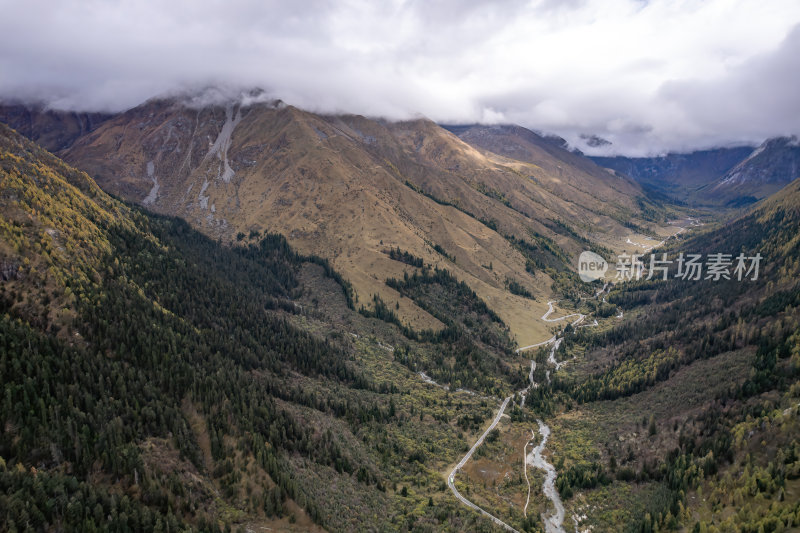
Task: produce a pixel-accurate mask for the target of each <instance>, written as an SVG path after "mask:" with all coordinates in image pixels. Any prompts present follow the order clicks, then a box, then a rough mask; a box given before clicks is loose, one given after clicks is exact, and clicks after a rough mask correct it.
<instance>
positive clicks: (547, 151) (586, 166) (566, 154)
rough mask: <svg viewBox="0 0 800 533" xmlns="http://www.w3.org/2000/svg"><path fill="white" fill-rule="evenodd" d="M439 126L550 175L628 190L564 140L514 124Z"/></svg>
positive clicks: (478, 145) (617, 179) (467, 141)
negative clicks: (534, 166) (536, 167)
mask: <svg viewBox="0 0 800 533" xmlns="http://www.w3.org/2000/svg"><path fill="white" fill-rule="evenodd" d="M443 127H444V128H446V129H448V130H450V131H452V132H453V133H455V134H456V135H458V138H459V139H461V140H462V141H464V142H466V143H468V144H470V145H472V146H475V147H476V148H480V149H483V150H488V151H490V152H493V153H495V154H498V155H502V156H505V157H508V158H511V159H517V160H519V161H525V162H527V163H531V164H534V165H537V166H539V167H541V168H542V169H543V170H545V171H547V172H548V173H550V174H553V175H556V176H564V177H566V178H567V179H569V180H575V181H576V182H577V183H593V182H596V183H602V184H606V186H607V187H610V188H612V189H615V188H619V193H620V194H625V195H629V194H631V192H632V190H631V189H630V187H629V186H628V184H627V183H625V181H624V180H620V178H619V177H618V176H615V175H614V174H613V173H610V172H608V171H607V170H605V169H604V168H601V167H599V166H598V165H596V164H594V163H593V162H592V161H591V160H590V159H589V158H586V157H584V156H583V155H582V154H580V153H576V152H573V151H571V150H570V149H569V145H568V144H567V141H565V140H564V139H562V138H561V137H557V136H545V135H542V134H539V133H536V132H534V131H531V130H529V129H526V128H523V127H522V126H515V125H497V126H483V125H480V124H474V125H467V126H443ZM573 176H574V177H573Z"/></svg>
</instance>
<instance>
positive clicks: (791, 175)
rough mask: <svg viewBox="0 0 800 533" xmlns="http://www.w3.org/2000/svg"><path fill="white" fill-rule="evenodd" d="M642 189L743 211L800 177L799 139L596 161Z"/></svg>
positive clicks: (596, 159) (691, 202)
mask: <svg viewBox="0 0 800 533" xmlns="http://www.w3.org/2000/svg"><path fill="white" fill-rule="evenodd" d="M591 159H592V160H593V161H594V162H595V163H597V164H598V165H600V166H602V167H606V168H610V169H613V170H615V171H617V172H621V173H623V174H626V175H628V176H631V177H632V178H634V179H636V180H637V181H638V182H640V183H641V184H642V185H644V186H646V187H648V188H650V189H653V190H655V191H658V192H660V193H662V194H665V195H667V196H669V197H672V198H674V199H677V200H679V201H685V202H689V203H690V204H692V205H698V206H703V205H705V206H725V207H738V206H742V205H749V204H752V203H754V202H756V201H758V200H760V199H762V198H765V197H767V196H769V195H771V194H773V193H775V192H777V191H778V190H779V189H781V188H782V187H784V186H785V185H786V184H788V183H789V182H791V181H793V180H795V179H796V178H798V177H800V145H799V144H798V140H797V137H796V136H789V137H774V138H770V139H767V140H765V141H764V142H763V143H762V144H761V145H760V146H758V147H752V146H738V147H733V148H716V149H711V150H699V151H696V152H691V153H670V154H667V155H664V156H658V157H640V158H631V157H622V156H617V157H591Z"/></svg>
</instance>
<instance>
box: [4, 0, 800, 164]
mask: <svg viewBox="0 0 800 533" xmlns="http://www.w3.org/2000/svg"><path fill="white" fill-rule="evenodd" d="M0 12H2V13H3V18H2V20H0V97H22V98H27V99H37V100H43V101H46V102H48V103H49V104H50V105H51V106H53V107H59V108H67V109H102V110H122V109H126V108H129V107H132V106H134V105H137V104H139V103H141V102H142V101H144V100H146V99H147V98H149V97H152V96H154V95H158V94H162V93H165V92H169V91H174V90H176V89H179V88H185V87H193V86H198V85H199V86H205V85H213V84H219V85H224V86H229V87H254V86H258V87H263V88H264V89H266V90H267V91H268V92H269V94H270V95H273V96H275V97H277V98H281V99H282V100H284V101H286V102H288V103H290V104H294V105H297V106H300V107H303V108H307V109H311V110H316V111H324V112H351V113H361V114H366V115H373V116H383V117H386V118H390V119H401V118H406V117H411V116H415V115H416V114H418V113H422V114H424V115H426V116H428V117H430V118H432V119H434V120H438V121H442V122H450V123H453V122H475V121H486V122H515V123H519V124H521V125H523V126H527V127H531V128H534V129H538V130H544V131H550V132H555V133H558V134H560V135H562V136H564V137H565V138H567V139H568V140H570V141H571V142H573V143H574V144H575V145H577V146H580V147H581V148H587V147H586V146H585V144H582V143H583V142H584V141H582V140H581V137H580V136H581V134H587V133H588V134H596V135H598V136H599V137H602V138H605V139H608V140H609V141H611V142H612V143H613V144H611V145H610V146H609V145H604V146H600V147H595V148H591V147H588V148H587V151H595V152H597V151H609V150H612V151H615V152H623V153H629V154H644V153H657V152H663V151H665V150H678V149H690V148H699V147H709V146H715V145H728V144H732V143H741V142H759V141H760V140H762V139H763V138H765V137H767V136H772V135H778V134H785V133H797V132H800V113H798V112H797V111H798V105H799V104H798V102H799V101H800V98H798V96H797V95H796V92H797V91H796V90H794V89H795V88H796V87H798V83H797V82H798V79H797V77H798V73H799V72H800V69H798V58H797V54H796V53H795V52H796V50H798V49H800V46H799V45H800V42H798V41H800V37H798V35H799V34H800V33H799V32H800V30H798V28H799V27H800V26H798V24H800V4H798V2H796V0H774V1H771V2H766V3H757V2H750V1H745V0H741V1H733V0H705V1H700V0H682V1H672V0H652V1H649V2H643V1H640V0H570V1H555V0H541V1H534V2H529V1H521V0H520V1H516V0H512V1H508V2H478V1H456V0H446V1H423V0H413V1H388V2H371V1H357V0H347V1H343V2H337V3H335V4H334V3H331V2H323V1H314V0H312V1H308V2H292V3H288V2H279V1H263V0H227V1H222V0H172V1H170V2H160V1H154V0H150V1H147V0H140V1H134V0H114V1H107V0H62V1H60V2H51V1H46V0H27V1H26V2H13V1H11V0H0Z"/></svg>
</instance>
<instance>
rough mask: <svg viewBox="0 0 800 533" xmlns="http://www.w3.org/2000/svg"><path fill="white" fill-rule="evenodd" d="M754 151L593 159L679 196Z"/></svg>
mask: <svg viewBox="0 0 800 533" xmlns="http://www.w3.org/2000/svg"><path fill="white" fill-rule="evenodd" d="M752 152H753V148H752V147H749V146H739V147H735V148H716V149H713V150H699V151H696V152H690V153H684V154H681V153H670V154H667V155H663V156H658V157H624V156H615V157H595V156H591V157H590V159H591V160H592V161H594V162H595V163H597V164H598V165H600V166H601V167H605V168H610V169H613V170H615V171H617V172H621V173H622V174H625V175H627V176H630V177H632V178H634V179H635V180H636V181H638V182H639V183H642V184H643V185H646V186H648V187H650V188H652V189H655V190H657V191H659V192H662V193H664V194H666V195H668V196H671V197H674V198H677V199H679V200H688V199H690V198H694V194H695V191H696V190H697V189H698V188H700V187H703V186H705V185H708V184H709V183H712V182H714V181H715V180H717V179H719V177H720V176H723V175H724V174H725V173H726V172H728V171H729V170H730V169H732V168H733V167H734V166H736V164H737V163H739V162H740V161H742V160H743V159H744V158H746V157H747V156H748V155H750V154H751V153H752Z"/></svg>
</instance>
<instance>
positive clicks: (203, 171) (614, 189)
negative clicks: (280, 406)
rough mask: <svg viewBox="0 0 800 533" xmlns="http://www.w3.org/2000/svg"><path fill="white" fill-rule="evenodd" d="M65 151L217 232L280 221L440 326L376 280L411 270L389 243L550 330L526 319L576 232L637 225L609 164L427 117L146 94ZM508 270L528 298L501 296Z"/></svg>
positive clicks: (105, 180)
mask: <svg viewBox="0 0 800 533" xmlns="http://www.w3.org/2000/svg"><path fill="white" fill-rule="evenodd" d="M64 157H65V158H66V160H68V161H69V162H70V163H72V164H74V165H75V166H77V167H79V168H81V169H84V170H86V171H87V172H88V173H89V174H91V175H92V176H93V177H95V178H96V179H97V180H98V183H99V184H100V185H101V186H102V187H103V188H104V189H105V190H108V191H111V192H113V193H116V194H119V195H121V196H123V197H124V198H127V199H129V200H132V201H136V202H141V203H143V204H144V205H146V206H147V207H148V208H150V209H153V210H155V211H157V212H161V213H165V214H174V215H179V216H181V217H183V218H185V219H186V220H188V221H190V222H191V223H192V224H193V225H194V226H195V227H197V228H199V229H201V230H202V231H204V232H205V233H207V234H209V235H211V236H213V237H219V238H222V239H224V240H233V239H234V238H235V236H237V235H239V234H241V235H239V237H240V238H241V239H243V240H246V239H247V238H248V236H249V235H250V232H258V233H260V232H263V230H265V229H267V228H269V230H270V231H275V232H279V233H281V234H283V235H285V236H286V238H287V239H288V240H289V242H290V243H291V244H292V245H293V246H295V247H297V248H298V249H299V250H300V251H302V252H303V253H314V254H317V255H320V256H323V257H327V258H330V259H331V260H332V262H333V264H334V266H335V267H336V268H337V269H338V270H340V271H341V272H342V273H343V274H344V275H345V276H346V277H347V279H348V280H350V281H351V282H352V283H353V285H354V287H355V290H356V297H357V298H358V299H359V301H360V303H362V304H365V305H367V306H370V305H372V303H371V302H372V301H373V298H372V296H373V295H378V296H380V297H381V299H382V300H384V301H385V302H387V303H388V304H389V305H393V306H396V307H397V314H398V315H399V317H400V318H401V320H402V321H403V322H404V323H407V324H409V325H411V326H412V327H414V328H416V329H423V328H427V327H435V328H436V327H438V328H441V327H443V325H442V324H440V323H438V322H437V320H436V319H435V318H434V317H432V316H431V315H430V314H429V313H427V312H425V311H424V310H423V309H421V308H420V307H419V306H416V305H415V304H413V302H412V301H411V300H409V299H408V298H401V297H400V295H399V293H397V291H395V290H393V289H391V288H390V287H388V286H387V285H386V283H385V280H386V279H388V278H398V277H400V276H402V275H403V273H404V272H406V271H408V269H407V268H406V267H405V266H403V265H401V264H399V263H397V262H396V261H392V260H391V259H390V258H388V256H387V252H388V250H389V249H391V248H395V247H399V248H401V249H402V250H405V251H408V252H410V253H412V254H413V255H415V256H417V257H421V258H422V259H423V260H424V261H425V262H426V263H428V264H431V265H434V266H440V267H446V268H447V269H448V270H450V271H451V272H452V273H453V274H454V275H455V276H456V277H457V278H458V279H459V280H462V281H465V282H466V283H468V284H469V286H470V287H471V288H473V289H474V290H475V291H476V293H477V294H478V296H480V297H481V298H482V299H484V300H486V302H487V303H488V304H489V305H490V306H491V307H492V308H493V309H495V310H496V311H497V313H498V314H499V315H500V316H501V317H502V319H503V320H504V322H505V323H506V324H508V325H509V327H510V328H511V330H512V332H513V333H514V335H515V336H516V338H517V340H518V342H520V343H527V342H529V341H530V342H533V341H535V340H538V339H540V338H541V337H542V336H543V335H544V334H545V333H546V332H545V327H544V325H543V324H541V323H538V322H537V321H536V319H535V317H537V316H540V315H541V312H542V311H543V310H544V304H543V303H542V301H546V298H547V297H548V296H549V294H550V292H551V285H552V283H553V281H554V278H557V277H559V274H558V272H559V271H563V270H565V269H566V263H567V261H568V258H569V257H572V256H573V255H576V254H577V253H579V252H580V251H581V250H582V249H584V248H585V246H586V243H585V242H584V240H583V238H585V237H586V236H589V235H591V237H592V239H594V240H599V241H602V242H603V243H604V244H605V245H610V243H614V242H619V241H620V240H621V239H622V236H623V235H625V234H629V233H630V229H628V228H626V227H625V226H624V224H631V223H634V224H640V223H644V221H643V220H642V219H641V218H637V217H641V216H642V212H643V211H642V207H641V205H640V204H639V202H638V200H637V198H640V197H641V192H640V191H639V189H638V188H637V186H636V185H635V184H633V183H632V182H630V181H628V180H626V179H621V178H616V177H613V176H611V175H610V174H608V173H606V172H602V171H601V172H600V174H602V177H600V175H598V174H587V173H585V172H582V171H577V170H574V169H572V167H571V166H569V165H572V164H573V162H565V161H558V162H553V163H552V164H551V163H550V160H551V159H552V156H551V155H548V154H544V155H543V156H542V157H544V158H549V159H547V164H545V162H544V161H539V162H535V163H534V162H529V161H520V160H516V159H509V158H507V157H502V156H499V155H496V154H490V153H486V152H481V151H479V150H476V149H474V148H473V147H471V146H469V145H468V144H465V143H464V142H462V141H461V140H459V139H458V138H457V137H456V136H454V135H452V134H451V133H449V132H447V131H446V130H444V129H442V128H440V127H439V126H437V125H435V124H434V123H432V122H430V121H427V120H416V121H409V122H402V123H387V122H384V121H379V120H371V119H366V118H364V117H358V116H319V115H315V114H312V113H308V112H305V111H301V110H299V109H296V108H293V107H287V106H284V105H282V104H279V103H275V104H270V105H268V104H254V105H250V106H240V105H239V104H238V103H230V104H228V105H227V107H226V106H224V105H208V106H205V107H202V108H193V107H191V106H189V105H187V104H186V103H185V102H183V101H181V100H176V99H172V100H154V101H150V102H148V103H146V104H144V105H142V106H140V107H137V108H135V109H132V110H130V111H128V112H126V113H123V114H121V115H119V116H117V117H115V118H113V119H111V120H109V121H108V122H106V123H104V124H103V125H102V126H101V127H100V128H98V129H97V130H96V131H94V132H92V133H90V134H88V135H86V136H84V137H83V138H81V139H80V140H79V141H77V142H76V143H75V145H74V146H72V147H71V148H70V149H69V150H67V151H66V152H64ZM575 157H577V156H575ZM589 164H591V163H589ZM519 240H523V241H525V242H526V243H528V244H530V246H529V247H528V252H523V251H521V245H520V243H519ZM537 264H538V265H540V267H539V268H536V266H535V265H537ZM526 265H528V268H527V269H526ZM541 265H550V267H551V269H550V270H548V269H546V268H542V267H541ZM510 281H513V282H514V283H515V284H517V285H520V286H522V287H524V288H525V290H526V291H527V292H529V293H531V294H532V295H534V296H535V297H537V300H538V301H536V300H531V299H529V298H523V297H519V296H518V295H515V294H511V293H510V292H509V291H508V290H507V289H506V287H507V286H508V285H509V283H510ZM515 286H516V285H515Z"/></svg>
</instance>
